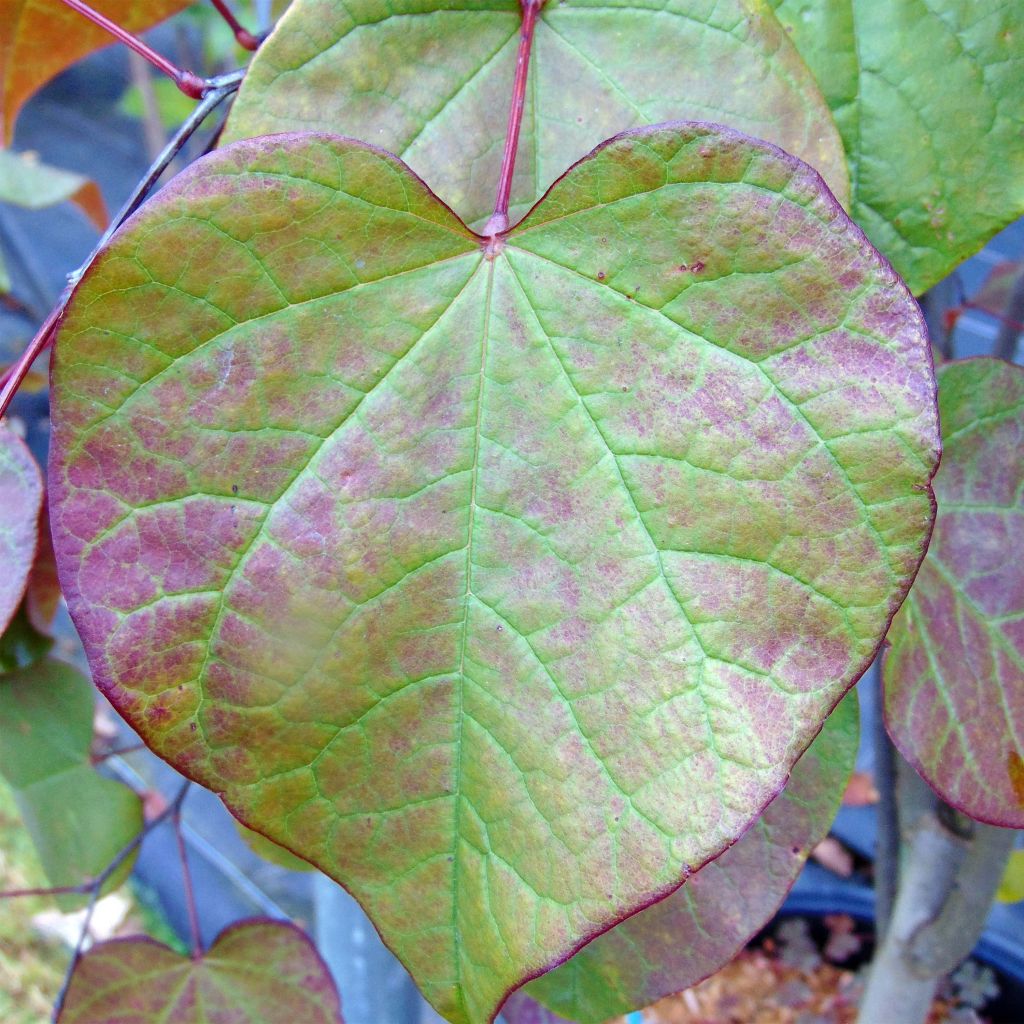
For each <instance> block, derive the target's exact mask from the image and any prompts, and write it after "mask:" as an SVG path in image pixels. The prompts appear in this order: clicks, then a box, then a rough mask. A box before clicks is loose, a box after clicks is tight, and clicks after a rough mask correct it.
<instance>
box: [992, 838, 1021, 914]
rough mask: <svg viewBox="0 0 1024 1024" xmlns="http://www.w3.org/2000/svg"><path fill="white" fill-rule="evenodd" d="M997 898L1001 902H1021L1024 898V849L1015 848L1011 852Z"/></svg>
mask: <svg viewBox="0 0 1024 1024" xmlns="http://www.w3.org/2000/svg"><path fill="white" fill-rule="evenodd" d="M996 899H997V900H999V902H1000V903H1019V902H1020V901H1021V900H1024V850H1014V851H1013V853H1011V854H1010V859H1009V860H1008V861H1007V862H1006V870H1005V871H1004V872H1003V880H1002V881H1001V882H1000V883H999V889H998V891H997V892H996Z"/></svg>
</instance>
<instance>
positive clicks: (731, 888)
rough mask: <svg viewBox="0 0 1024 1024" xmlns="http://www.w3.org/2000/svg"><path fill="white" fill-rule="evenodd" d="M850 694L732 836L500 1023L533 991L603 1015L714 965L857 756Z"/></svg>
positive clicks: (749, 920) (740, 940) (779, 881)
mask: <svg viewBox="0 0 1024 1024" xmlns="http://www.w3.org/2000/svg"><path fill="white" fill-rule="evenodd" d="M858 725H859V722H858V713H857V700H856V696H855V695H854V694H850V695H849V696H848V697H846V698H845V699H844V700H843V702H842V703H841V704H840V705H839V707H838V708H836V710H835V711H834V712H832V714H831V715H830V716H829V718H828V720H827V721H826V722H825V726H824V729H823V730H822V732H821V733H820V735H819V736H818V737H817V739H815V741H814V742H813V743H812V744H811V746H810V747H809V748H808V750H807V752H806V753H805V754H804V755H803V757H801V758H800V760H799V761H798V762H797V764H796V766H795V767H794V769H793V775H792V778H791V779H790V780H789V783H788V784H787V785H786V788H785V789H784V790H783V791H782V793H780V794H779V796H777V797H776V798H775V799H774V800H773V801H772V802H771V803H770V804H769V805H768V808H767V810H766V811H765V812H764V814H763V815H762V816H761V817H760V818H759V819H758V821H757V822H756V823H755V824H754V825H753V827H752V828H751V829H750V831H748V832H746V833H745V834H744V835H743V837H742V838H741V839H740V840H739V842H738V843H737V844H736V845H735V846H733V847H731V848H730V849H728V850H726V852H725V853H723V854H722V856H721V857H719V858H718V859H717V860H714V861H712V862H711V863H710V864H707V865H705V866H704V867H703V868H701V869H700V871H698V872H697V873H696V874H695V875H694V876H693V877H692V878H690V879H688V880H687V881H686V883H685V884H684V885H683V886H682V887H681V888H680V889H678V890H676V892H674V893H673V894H672V895H671V896H667V897H665V899H663V900H661V901H660V902H659V903H655V904H654V906H652V907H649V908H648V909H647V910H642V911H641V912H640V913H639V914H635V915H634V916H633V917H631V918H629V919H628V920H626V921H623V922H622V924H620V925H618V926H617V927H615V928H613V929H612V930H611V931H610V932H607V933H606V934H604V935H601V936H599V937H598V938H596V939H595V940H594V941H593V942H591V943H590V944H589V945H587V946H584V948H583V949H581V950H580V951H579V952H578V953H577V954H576V955H575V956H574V957H573V958H572V959H571V960H569V961H568V963H565V964H563V965H562V966H561V967H558V968H556V969H555V970H553V971H551V972H549V973H548V974H545V975H543V976H541V977H540V978H538V979H537V980H536V981H532V982H530V984H529V985H527V986H526V987H525V988H523V989H521V990H520V991H519V992H517V993H514V994H513V995H512V997H511V998H510V999H509V1001H508V1002H506V1003H505V1005H504V1007H503V1008H502V1013H503V1015H504V1017H505V1019H506V1021H508V1024H520V1015H522V1016H523V1017H524V1018H525V1019H529V1017H528V1015H529V1012H530V1011H529V1008H528V1007H527V1006H526V1005H525V1002H526V1001H527V1000H531V999H532V1000H536V1001H537V1002H540V1003H542V1004H544V1005H545V1006H546V1007H549V1008H550V1009H552V1010H554V1011H556V1012H557V1013H558V1014H559V1015H560V1016H563V1017H565V1018H567V1019H569V1020H572V1021H579V1022H582V1024H601V1022H602V1021H605V1020H608V1019H609V1018H610V1017H614V1016H616V1015H617V1014H622V1013H628V1012H629V1011H631V1010H636V1009H639V1008H641V1007H644V1006H648V1005H649V1004H651V1003H653V1002H656V1001H657V1000H658V999H661V998H662V997H663V996H666V995H670V994H671V993H673V992H680V991H682V990H683V989H684V988H689V987H690V986H691V985H695V984H697V982H699V981H701V980H703V979H704V978H706V977H708V975H710V974H713V973H714V972H715V971H717V970H718V969H719V968H720V967H722V966H724V965H725V964H726V963H728V962H729V961H730V960H731V959H732V958H733V957H734V956H735V955H736V954H737V953H738V952H739V951H740V950H741V949H742V948H743V947H744V946H745V945H746V944H747V942H749V941H750V938H751V936H753V935H754V934H755V933H756V932H757V931H758V930H759V929H761V928H762V927H764V925H765V924H766V923H767V922H768V920H769V919H770V918H771V917H772V915H773V914H774V913H775V912H776V911H777V910H778V908H779V904H780V903H781V902H782V901H783V899H784V898H785V896H786V893H787V892H789V889H790V887H791V886H792V884H793V882H794V881H795V880H796V876H797V875H798V874H799V873H800V869H801V868H802V867H803V864H804V861H805V860H806V859H807V857H808V855H809V854H810V852H811V850H812V849H813V848H814V847H815V846H816V845H817V844H818V843H819V842H820V841H821V840H822V839H824V838H825V836H826V835H827V833H828V830H829V827H830V826H831V824H832V820H833V818H835V815H836V811H837V810H838V809H839V803H840V800H841V799H842V796H843V791H844V789H845V787H846V783H847V782H848V781H849V778H850V773H851V772H852V771H853V764H854V760H855V758H856V756H857V738H858V731H859V730H858Z"/></svg>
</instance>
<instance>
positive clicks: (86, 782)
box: [0, 660, 142, 906]
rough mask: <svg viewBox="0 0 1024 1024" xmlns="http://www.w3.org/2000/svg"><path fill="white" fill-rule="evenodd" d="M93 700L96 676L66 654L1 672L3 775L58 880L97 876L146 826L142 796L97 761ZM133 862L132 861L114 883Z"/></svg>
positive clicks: (69, 902)
mask: <svg viewBox="0 0 1024 1024" xmlns="http://www.w3.org/2000/svg"><path fill="white" fill-rule="evenodd" d="M94 703H95V692H94V690H93V688H92V686H91V685H90V684H89V681H88V680H87V679H86V678H85V677H84V676H82V675H81V674H80V673H79V672H77V671H76V670H75V669H73V668H71V667H70V666H69V665H65V664H63V663H62V662H59V661H52V660H45V661H41V662H38V663H37V664H35V665H33V666H31V667H30V668H25V669H21V670H19V671H17V672H11V673H8V674H6V675H0V735H2V736H3V744H2V745H0V774H2V775H3V776H4V778H5V779H6V780H7V782H8V783H9V784H10V786H11V788H12V789H13V790H14V796H15V800H16V802H17V805H18V809H19V811H20V812H21V816H22V820H23V821H24V823H25V828H26V829H27V830H28V832H29V835H31V836H32V840H33V842H34V844H35V847H36V851H37V852H38V854H39V859H40V861H41V863H42V866H43V870H44V871H45V872H46V876H47V878H49V880H50V884H51V885H54V886H74V885H80V884H82V883H85V882H88V881H90V880H91V879H92V878H94V877H96V876H97V875H99V874H100V872H101V871H103V869H104V868H105V867H106V866H107V864H108V863H110V861H111V860H112V859H113V858H114V856H115V855H116V854H117V853H118V852H119V851H120V850H121V848H122V847H123V846H125V845H126V844H127V843H128V842H129V841H130V840H131V839H133V838H134V837H135V836H136V835H137V834H138V832H139V830H140V829H141V828H142V805H141V802H140V800H139V798H138V797H137V796H136V795H135V794H134V793H133V792H132V791H131V790H130V789H128V788H127V787H125V786H123V785H121V784H120V783H118V782H114V781H113V780H112V779H107V778H104V777H103V776H101V775H99V774H98V773H97V772H96V770H95V769H94V768H93V767H92V765H91V763H90V760H89V748H90V746H91V744H92V720H93V708H94ZM130 869H131V864H130V863H127V862H126V864H125V865H124V868H123V869H122V870H120V871H118V872H115V873H114V875H113V876H112V877H111V879H110V881H109V883H108V885H107V888H108V889H109V888H114V887H116V886H117V885H118V884H120V882H121V881H123V880H124V878H125V877H127V874H128V871H129V870H130ZM61 902H62V903H63V904H64V905H66V906H75V905H78V904H80V903H81V902H82V900H81V899H80V898H76V897H71V896H68V897H62V899H61Z"/></svg>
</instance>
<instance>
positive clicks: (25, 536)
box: [0, 422, 43, 634]
mask: <svg viewBox="0 0 1024 1024" xmlns="http://www.w3.org/2000/svg"><path fill="white" fill-rule="evenodd" d="M42 504H43V477H42V474H41V473H40V471H39V467H38V466H37V465H36V460H35V459H34V458H33V457H32V453H31V452H30V451H29V450H28V448H27V446H26V445H25V442H24V441H22V439H21V438H20V437H18V435H17V434H15V433H14V432H13V431H12V430H11V429H10V428H9V427H8V426H7V425H6V424H5V423H3V422H0V567H2V568H0V634H2V633H3V632H4V631H5V630H6V629H7V626H8V625H9V623H10V621H11V619H12V618H13V616H14V613H15V612H16V611H17V610H18V606H19V605H20V604H21V599H22V596H23V595H24V593H25V587H26V585H27V584H28V576H29V572H30V571H31V569H32V563H33V561H34V560H35V553H36V543H37V541H38V531H39V511H40V509H41V508H42Z"/></svg>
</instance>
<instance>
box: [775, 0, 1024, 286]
mask: <svg viewBox="0 0 1024 1024" xmlns="http://www.w3.org/2000/svg"><path fill="white" fill-rule="evenodd" d="M769 2H770V4H771V6H772V7H774V9H775V12H776V14H777V15H778V17H779V18H780V20H781V21H782V22H783V24H784V25H786V27H787V28H788V29H789V30H790V32H791V33H792V39H793V41H794V43H796V46H797V49H799V51H800V53H801V54H802V55H803V57H804V59H805V60H806V61H807V63H808V64H809V65H810V67H811V70H812V71H813V72H814V73H815V75H816V76H817V78H818V81H819V82H820V84H821V87H822V90H823V92H824V93H825V97H826V99H827V100H828V102H829V105H830V106H831V107H832V111H833V113H834V115H835V119H836V124H837V125H838V126H839V131H840V133H841V134H842V137H843V143H844V144H845V147H846V155H847V159H848V161H849V164H850V181H851V190H852V205H851V206H850V212H851V216H852V217H853V219H854V220H855V221H856V222H857V223H858V224H859V225H860V226H861V227H862V228H863V229H864V230H865V232H866V233H867V236H868V238H870V239H871V241H872V242H874V244H875V245H877V246H878V248H879V249H880V250H881V251H882V252H883V253H884V254H885V255H886V256H888V257H889V259H890V260H891V261H892V263H893V266H894V267H895V268H896V270H897V271H898V272H899V273H900V274H902V275H903V277H904V278H905V279H906V281H907V284H908V285H909V286H910V290H911V291H912V292H914V294H915V295H920V294H921V293H922V292H924V291H926V290H927V289H928V288H930V287H931V286H932V285H933V284H935V283H936V282H937V281H939V280H940V279H941V278H943V277H945V276H946V275H947V274H948V273H949V272H950V271H951V270H953V268H954V267H956V266H957V265H958V264H960V263H962V262H963V261H964V260H965V259H967V257H968V256H973V255H974V253H976V252H978V251H979V250H980V249H981V247H982V246H983V245H984V244H985V242H987V241H988V240H989V239H990V238H991V237H992V236H993V235H994V234H995V233H996V232H997V231H999V230H1000V228H1003V227H1005V226H1006V225H1007V224H1009V223H1011V222H1012V221H1014V220H1016V219H1017V218H1018V217H1019V216H1020V215H1021V214H1022V213H1024V103H1022V102H1021V99H1022V97H1021V88H1020V83H1021V80H1022V79H1024V5H1022V4H1020V3H1006V2H1005V0H931V2H929V3H922V2H921V0H889V2H888V3H887V4H886V6H885V17H884V18H880V17H879V16H878V7H877V4H875V3H874V2H873V0H851V2H848V3H836V2H835V0H769Z"/></svg>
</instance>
